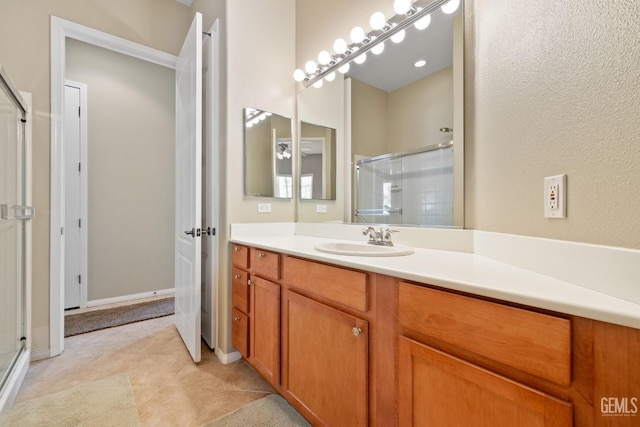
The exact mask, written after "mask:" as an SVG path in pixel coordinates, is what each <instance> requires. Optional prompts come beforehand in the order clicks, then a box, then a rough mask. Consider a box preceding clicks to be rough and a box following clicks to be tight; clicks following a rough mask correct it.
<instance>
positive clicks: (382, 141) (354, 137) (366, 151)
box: [351, 79, 390, 161]
mask: <svg viewBox="0 0 640 427" xmlns="http://www.w3.org/2000/svg"><path fill="white" fill-rule="evenodd" d="M388 117H389V93H388V92H387V91H384V90H382V89H378V88H377V87H375V86H371V85H370V84H367V83H364V82H362V81H360V80H357V79H351V153H352V154H353V156H364V157H374V156H379V155H382V154H386V153H388V152H389V151H390V148H389V129H388V127H389V121H388ZM353 160H354V159H353V157H352V158H351V161H353Z"/></svg>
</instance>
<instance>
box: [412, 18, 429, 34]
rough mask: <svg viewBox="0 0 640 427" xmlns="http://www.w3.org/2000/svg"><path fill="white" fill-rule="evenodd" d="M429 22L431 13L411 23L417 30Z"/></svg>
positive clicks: (422, 28)
mask: <svg viewBox="0 0 640 427" xmlns="http://www.w3.org/2000/svg"><path fill="white" fill-rule="evenodd" d="M429 24H431V15H427V16H423V17H422V18H420V19H418V20H417V21H416V23H415V24H413V25H414V26H415V27H416V28H417V29H418V30H424V29H426V28H427V27H428V26H429Z"/></svg>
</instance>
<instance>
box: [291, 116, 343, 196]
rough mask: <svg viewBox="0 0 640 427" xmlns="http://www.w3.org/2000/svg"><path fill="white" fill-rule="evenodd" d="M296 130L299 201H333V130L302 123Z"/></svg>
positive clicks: (334, 180) (334, 170) (334, 141)
mask: <svg viewBox="0 0 640 427" xmlns="http://www.w3.org/2000/svg"><path fill="white" fill-rule="evenodd" d="M300 128H301V138H300V157H301V158H300V198H301V199H306V200H311V199H313V200H335V198H336V179H335V174H336V130H335V129H332V128H329V127H326V126H318V125H314V124H311V123H305V122H302V123H301V125H300Z"/></svg>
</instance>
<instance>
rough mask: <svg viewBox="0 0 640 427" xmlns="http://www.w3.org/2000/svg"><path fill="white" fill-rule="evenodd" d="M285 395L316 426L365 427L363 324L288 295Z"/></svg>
mask: <svg viewBox="0 0 640 427" xmlns="http://www.w3.org/2000/svg"><path fill="white" fill-rule="evenodd" d="M285 312H286V315H285V317H286V319H287V320H286V326H285V331H286V332H285V336H286V343H285V349H286V350H285V363H284V372H283V392H284V394H285V396H286V397H288V398H289V400H294V401H297V402H298V403H299V404H300V406H302V407H303V408H304V409H306V410H307V411H308V414H307V415H308V416H309V415H310V417H309V418H311V421H312V423H313V424H314V425H326V426H366V425H367V414H368V406H367V402H368V399H367V397H368V394H369V381H368V372H369V368H368V342H369V332H368V323H367V321H365V320H363V319H360V318H358V317H356V316H353V315H350V314H347V313H345V312H343V311H340V310H336V309H334V308H332V307H329V306H328V305H325V304H322V303H320V302H317V301H314V300H312V299H310V298H307V297H304V296H302V295H300V294H298V293H296V292H294V291H287V292H286V297H285Z"/></svg>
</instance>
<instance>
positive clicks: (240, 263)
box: [231, 244, 281, 387]
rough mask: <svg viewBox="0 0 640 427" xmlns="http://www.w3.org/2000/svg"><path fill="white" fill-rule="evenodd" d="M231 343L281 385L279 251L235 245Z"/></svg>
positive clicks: (264, 374)
mask: <svg viewBox="0 0 640 427" xmlns="http://www.w3.org/2000/svg"><path fill="white" fill-rule="evenodd" d="M231 253H232V262H233V266H232V272H231V274H232V279H231V283H232V306H233V308H232V323H231V340H232V341H231V342H232V344H233V346H234V347H235V348H236V349H237V350H238V351H239V352H240V354H241V355H242V356H243V357H244V358H245V359H246V360H247V361H248V362H249V363H250V364H251V365H252V366H253V367H254V369H256V371H258V372H259V373H260V374H262V376H263V377H264V378H265V379H266V380H267V381H268V382H269V383H270V384H271V385H272V386H274V387H277V386H278V385H279V384H280V298H281V296H280V295H281V292H280V285H279V284H277V283H274V282H272V281H270V280H267V278H270V279H273V280H277V279H278V277H279V275H280V256H279V254H276V253H273V252H267V251H260V250H256V249H254V248H247V247H245V246H242V245H236V244H234V245H232V248H231Z"/></svg>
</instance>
